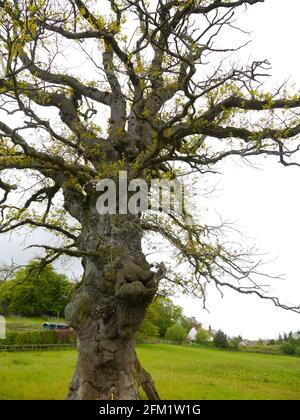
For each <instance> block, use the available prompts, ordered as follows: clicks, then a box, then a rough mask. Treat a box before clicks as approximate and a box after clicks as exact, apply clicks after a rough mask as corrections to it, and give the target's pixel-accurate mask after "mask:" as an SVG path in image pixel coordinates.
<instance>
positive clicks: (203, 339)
mask: <svg viewBox="0 0 300 420" xmlns="http://www.w3.org/2000/svg"><path fill="white" fill-rule="evenodd" d="M208 339H209V334H208V332H207V331H206V330H205V329H204V328H199V330H198V331H197V334H196V343H198V344H202V345H204V344H205V343H207V342H208Z"/></svg>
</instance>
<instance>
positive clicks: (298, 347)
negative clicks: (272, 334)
mask: <svg viewBox="0 0 300 420" xmlns="http://www.w3.org/2000/svg"><path fill="white" fill-rule="evenodd" d="M295 354H296V356H300V344H298V346H297V347H296V349H295Z"/></svg>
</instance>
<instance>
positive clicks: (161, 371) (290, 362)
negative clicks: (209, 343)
mask: <svg viewBox="0 0 300 420" xmlns="http://www.w3.org/2000/svg"><path fill="white" fill-rule="evenodd" d="M137 351H138V354H139V357H140V360H141V361H142V363H143V365H144V366H145V367H146V368H147V369H148V370H149V371H150V372H151V373H152V375H153V377H154V379H155V381H156V384H157V387H158V389H159V391H160V394H161V397H162V398H163V399H196V400H205V399H297V400H299V399H300V359H299V358H296V357H288V356H272V355H262V354H249V353H239V352H237V353H233V352H226V351H218V350H210V349H201V348H199V347H190V346H172V345H167V344H153V345H149V344H147V345H146V344H143V345H139V346H138V347H137ZM75 359H76V351H75V350H68V351H49V352H30V353H0V399H5V398H7V399H63V398H64V395H65V393H66V390H67V385H68V382H69V380H70V378H71V376H72V371H73V369H74V366H75Z"/></svg>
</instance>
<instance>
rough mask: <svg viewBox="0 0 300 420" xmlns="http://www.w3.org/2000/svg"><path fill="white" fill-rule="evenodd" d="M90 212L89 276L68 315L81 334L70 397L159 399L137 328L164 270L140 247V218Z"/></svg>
mask: <svg viewBox="0 0 300 420" xmlns="http://www.w3.org/2000/svg"><path fill="white" fill-rule="evenodd" d="M95 210H96V209H95V208H94V210H93V211H91V212H88V217H87V218H86V220H85V221H84V223H83V226H84V228H83V231H82V233H81V236H80V238H79V244H78V245H79V248H80V249H82V250H84V251H85V252H87V251H90V252H91V254H92V253H94V254H95V255H91V256H89V255H87V256H86V257H84V258H83V267H84V274H83V278H82V282H81V283H80V285H79V286H78V287H77V289H76V291H75V293H74V296H73V298H72V300H71V303H70V304H69V305H68V306H67V308H66V318H67V320H68V321H69V322H70V325H71V326H72V327H73V328H74V329H75V330H76V332H77V333H78V361H77V367H76V371H75V374H74V378H73V381H72V383H71V385H70V389H69V393H68V395H67V399H72V400H73V399H76V400H87V399H90V400H91V399H93V400H98V399H109V400H111V399H123V400H132V399H139V387H140V386H141V387H142V388H143V389H144V391H145V392H146V395H147V397H148V398H149V399H159V396H158V394H157V392H156V390H155V386H154V383H153V381H152V379H151V376H150V375H149V374H148V373H147V372H145V371H144V369H143V368H142V367H141V365H140V363H139V361H138V360H137V358H136V353H135V336H136V332H137V330H138V328H139V326H140V324H141V322H142V320H143V318H144V315H145V311H146V309H147V306H148V305H149V303H150V302H151V300H152V299H153V297H154V295H155V293H156V291H157V285H158V280H159V279H160V278H161V276H162V273H161V272H160V271H162V269H160V270H158V271H156V272H154V271H151V267H150V265H149V264H148V262H147V261H146V259H145V256H144V254H143V252H142V247H141V240H142V235H141V230H140V228H139V218H138V217H136V216H128V215H126V216H121V215H114V216H111V215H105V216H100V215H98V214H97V213H96V211H95Z"/></svg>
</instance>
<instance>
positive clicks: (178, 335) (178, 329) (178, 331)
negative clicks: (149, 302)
mask: <svg viewBox="0 0 300 420" xmlns="http://www.w3.org/2000/svg"><path fill="white" fill-rule="evenodd" d="M166 339H167V340H170V341H175V342H176V343H180V344H181V343H183V342H184V341H185V339H186V331H185V329H184V328H183V327H182V326H181V325H179V324H173V325H172V326H171V327H169V328H168V329H167V332H166Z"/></svg>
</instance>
